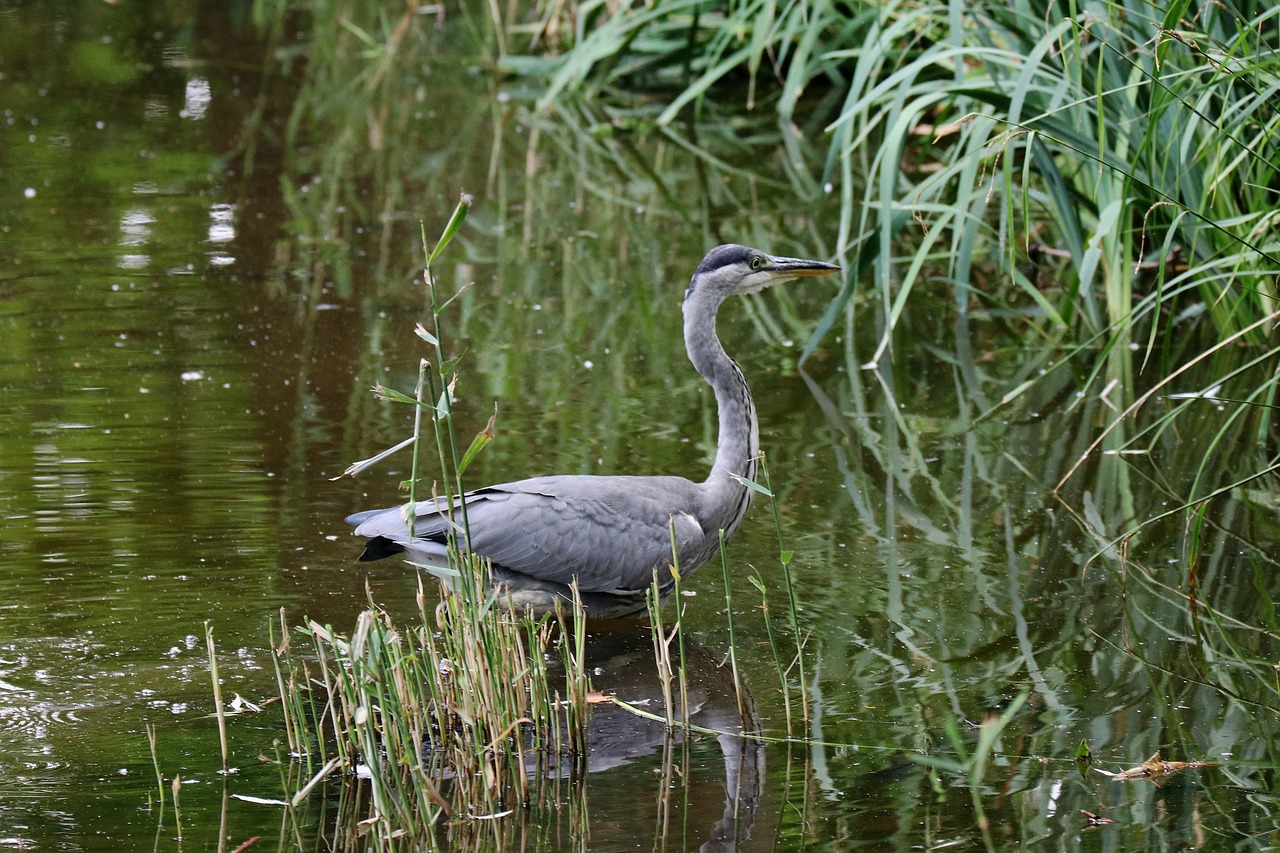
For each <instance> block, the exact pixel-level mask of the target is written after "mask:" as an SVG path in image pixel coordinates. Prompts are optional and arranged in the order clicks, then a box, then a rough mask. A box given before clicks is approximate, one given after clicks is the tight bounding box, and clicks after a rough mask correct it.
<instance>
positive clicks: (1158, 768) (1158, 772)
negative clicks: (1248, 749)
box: [1094, 750, 1217, 784]
mask: <svg viewBox="0 0 1280 853" xmlns="http://www.w3.org/2000/svg"><path fill="white" fill-rule="evenodd" d="M1215 766H1217V765H1215V764H1213V763H1212V762H1208V761H1164V760H1163V759H1161V758H1160V750H1156V752H1155V754H1154V755H1152V756H1151V757H1150V758H1148V759H1147V760H1146V761H1144V762H1142V763H1141V764H1139V765H1138V766H1137V767H1130V768H1129V769H1128V770H1121V771H1120V772H1118V773H1108V772H1107V771H1106V770H1100V769H1098V768H1097V767H1095V768H1094V770H1097V771H1098V772H1099V773H1101V774H1102V775H1104V776H1110V777H1111V778H1112V779H1116V780H1117V781H1120V782H1131V781H1133V780H1135V779H1150V780H1151V781H1153V782H1156V783H1157V784H1159V781H1160V780H1161V779H1163V778H1164V777H1166V776H1173V775H1175V774H1177V773H1181V772H1182V771H1183V770H1195V769H1197V768H1200V767H1215Z"/></svg>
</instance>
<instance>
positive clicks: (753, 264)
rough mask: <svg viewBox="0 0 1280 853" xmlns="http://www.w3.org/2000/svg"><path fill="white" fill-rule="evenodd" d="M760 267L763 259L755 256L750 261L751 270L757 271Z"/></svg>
mask: <svg viewBox="0 0 1280 853" xmlns="http://www.w3.org/2000/svg"><path fill="white" fill-rule="evenodd" d="M762 266H764V258H762V257H760V256H759V255H756V256H754V257H753V258H752V259H751V268H752V269H753V270H758V269H760V268H761V267H762Z"/></svg>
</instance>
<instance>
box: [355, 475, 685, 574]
mask: <svg viewBox="0 0 1280 853" xmlns="http://www.w3.org/2000/svg"><path fill="white" fill-rule="evenodd" d="M465 500H466V505H467V521H468V527H469V530H470V534H471V550H472V551H474V552H475V553H477V554H480V555H482V556H484V557H487V558H488V559H489V560H491V561H492V562H493V563H494V565H495V566H501V567H503V568H505V569H508V570H510V571H514V572H519V573H521V574H524V575H528V576H530V577H533V578H537V579H539V580H543V581H554V582H556V583H562V584H568V583H571V582H572V581H573V580H575V579H577V580H578V585H579V587H580V588H581V589H582V590H584V591H586V592H625V591H634V590H639V589H643V588H644V587H646V586H648V585H649V582H650V581H651V580H652V577H653V569H654V568H655V567H656V568H658V569H660V570H665V568H666V567H667V566H668V565H669V564H670V563H671V561H672V552H671V542H672V528H673V527H674V531H675V540H676V546H677V550H678V553H679V554H680V556H681V559H682V561H687V560H689V559H692V558H693V555H694V554H695V553H697V552H699V551H701V550H704V549H703V546H704V544H705V539H706V534H705V533H704V531H703V529H702V527H701V526H700V525H699V523H698V521H697V519H696V517H695V515H694V510H695V507H696V500H697V486H695V485H694V484H693V483H691V482H689V481H688V480H684V479H682V478H680V477H593V476H567V477H539V478H536V479H532V480H522V481H519V482H515V483H507V484H504V485H501V486H491V487H488V488H485V489H480V490H478V491H475V492H471V493H468V494H467V495H466V498H465ZM418 515H419V517H418V519H417V520H416V522H415V529H414V534H415V541H414V542H413V543H409V542H408V525H407V524H406V523H405V521H404V518H403V515H402V513H401V511H400V509H399V508H393V509H390V510H374V511H372V512H364V513H356V514H355V515H353V516H351V517H350V518H348V519H347V520H348V521H349V522H350V523H353V524H357V525H359V526H358V527H357V528H356V533H357V534H358V535H361V536H370V537H377V536H382V537H385V538H387V539H390V540H391V541H393V542H396V543H398V544H401V545H407V546H408V547H409V550H410V557H411V558H412V557H413V556H414V552H418V551H423V552H426V554H427V555H430V556H433V557H434V556H438V555H439V554H440V552H441V551H442V550H443V543H444V541H445V539H446V536H447V528H446V526H445V521H444V519H443V517H442V516H441V515H440V513H439V511H438V510H437V509H436V508H435V507H434V506H433V505H432V504H431V503H430V502H428V503H419V505H418ZM455 517H456V518H460V515H455ZM423 540H426V541H423ZM682 565H684V567H685V569H686V570H690V569H692V568H694V566H691V565H688V564H687V562H682ZM659 576H660V577H663V578H666V577H669V575H668V573H667V572H666V571H660V573H659Z"/></svg>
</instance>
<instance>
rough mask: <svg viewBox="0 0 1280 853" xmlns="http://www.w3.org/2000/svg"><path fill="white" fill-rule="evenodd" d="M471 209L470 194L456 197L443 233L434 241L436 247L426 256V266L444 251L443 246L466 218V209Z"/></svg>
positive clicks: (450, 239)
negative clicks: (456, 204)
mask: <svg viewBox="0 0 1280 853" xmlns="http://www.w3.org/2000/svg"><path fill="white" fill-rule="evenodd" d="M469 210H471V196H469V195H467V194H466V193H463V194H462V197H461V198H460V199H458V206H457V207H455V208H454V209H453V216H450V217H449V222H448V223H447V224H446V225H445V226H444V233H443V234H441V235H440V242H439V243H436V247H435V248H434V249H432V250H431V255H430V256H429V257H428V258H427V266H431V264H432V263H434V262H435V259H436V258H438V257H440V253H441V252H443V251H444V248H445V246H448V245H449V243H450V242H451V241H452V240H453V237H454V235H455V234H457V233H458V229H459V228H461V227H462V222H463V220H464V219H466V218H467V211H469Z"/></svg>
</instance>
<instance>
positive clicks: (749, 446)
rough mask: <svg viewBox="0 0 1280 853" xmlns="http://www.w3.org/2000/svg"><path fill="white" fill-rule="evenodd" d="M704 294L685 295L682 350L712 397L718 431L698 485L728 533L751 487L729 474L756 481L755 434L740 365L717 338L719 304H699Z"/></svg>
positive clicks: (752, 407) (743, 509) (757, 447)
mask: <svg viewBox="0 0 1280 853" xmlns="http://www.w3.org/2000/svg"><path fill="white" fill-rule="evenodd" d="M703 299H706V297H702V299H699V294H697V293H696V292H695V293H694V294H693V295H692V296H691V297H690V298H688V299H686V300H685V305H684V314H685V349H686V350H687V351H688V353H689V360H690V361H691V362H693V366H694V367H695V368H696V369H697V371H698V372H699V373H701V374H702V377H703V378H704V379H706V380H707V384H708V385H710V386H711V388H712V390H713V391H714V392H715V396H716V409H717V411H718V412H719V422H720V427H719V429H720V432H719V438H718V439H717V441H716V458H715V463H714V464H713V465H712V467H711V474H710V475H709V476H708V477H707V479H706V481H705V483H704V484H703V485H704V487H705V488H706V490H707V491H708V493H709V498H710V505H711V506H712V507H713V509H714V511H715V515H716V516H717V518H715V519H713V521H714V523H715V524H716V525H717V526H719V527H721V528H723V529H724V530H725V533H726V534H731V533H732V532H733V531H734V530H735V529H737V526H738V523H740V522H741V520H742V515H743V514H745V512H746V504H747V503H748V502H749V500H750V490H749V489H747V488H746V487H745V486H743V485H742V484H741V483H739V482H738V481H737V480H736V479H734V478H733V477H732V476H730V475H733V474H736V475H737V476H739V477H745V478H746V479H748V480H751V481H753V482H754V481H755V479H756V465H757V462H758V457H759V455H760V435H759V430H758V427H757V423H756V407H755V404H754V403H753V401H752V399H751V390H750V389H749V388H748V387H747V382H746V380H745V379H744V378H743V376H742V370H741V369H740V368H739V367H738V365H737V364H735V363H734V361H733V359H731V358H729V355H728V354H727V353H726V352H725V351H724V347H723V346H721V345H720V340H719V338H717V337H716V329H715V315H716V311H717V309H718V308H719V304H718V303H715V304H710V305H708V304H704V303H703V302H702V300H703ZM719 516H723V518H720V517H719Z"/></svg>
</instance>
